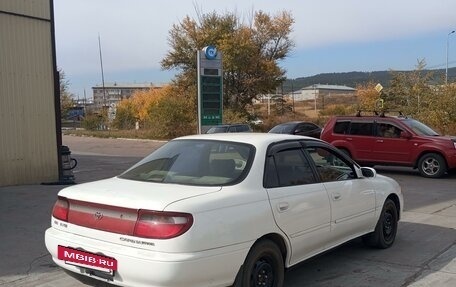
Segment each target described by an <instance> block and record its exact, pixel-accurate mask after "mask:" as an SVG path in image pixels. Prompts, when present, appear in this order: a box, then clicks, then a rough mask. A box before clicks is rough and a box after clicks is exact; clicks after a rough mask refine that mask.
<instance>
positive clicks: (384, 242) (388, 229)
mask: <svg viewBox="0 0 456 287" xmlns="http://www.w3.org/2000/svg"><path fill="white" fill-rule="evenodd" d="M397 224H398V215H397V207H396V204H395V203H394V201H392V200H391V199H387V200H386V201H385V204H384V205H383V208H382V213H381V214H380V218H379V219H378V222H377V225H376V226H375V231H374V232H372V233H369V234H367V235H365V236H363V241H364V243H365V244H366V245H368V246H371V247H375V248H379V249H386V248H389V247H391V246H392V245H393V243H394V240H395V239H396V234H397Z"/></svg>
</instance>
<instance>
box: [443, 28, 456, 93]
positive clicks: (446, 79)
mask: <svg viewBox="0 0 456 287" xmlns="http://www.w3.org/2000/svg"><path fill="white" fill-rule="evenodd" d="M453 33H454V30H453V31H451V32H450V33H448V35H447V45H446V69H445V84H448V46H449V45H450V35H451V34H453Z"/></svg>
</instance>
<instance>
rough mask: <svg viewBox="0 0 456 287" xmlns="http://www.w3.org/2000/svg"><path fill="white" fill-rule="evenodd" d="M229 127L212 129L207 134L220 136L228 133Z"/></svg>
mask: <svg viewBox="0 0 456 287" xmlns="http://www.w3.org/2000/svg"><path fill="white" fill-rule="evenodd" d="M227 130H228V127H212V128H210V129H209V130H208V131H207V132H206V133H207V134H218V133H226V131H227Z"/></svg>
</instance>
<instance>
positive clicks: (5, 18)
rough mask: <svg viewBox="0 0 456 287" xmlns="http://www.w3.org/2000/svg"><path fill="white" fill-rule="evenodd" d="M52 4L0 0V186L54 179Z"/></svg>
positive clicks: (47, 1) (49, 0)
mask: <svg viewBox="0 0 456 287" xmlns="http://www.w3.org/2000/svg"><path fill="white" fill-rule="evenodd" d="M51 5H52V0H34V1H30V0H1V1H0V131H1V135H0V186H6V185H16V184H33V183H41V182H50V181H56V180H58V176H59V171H58V154H57V135H56V121H55V118H56V115H55V106H54V95H55V89H54V71H55V64H54V58H53V47H54V45H53V37H52V32H51V31H52V28H53V27H52V25H51V24H52V23H51V7H52V6H51Z"/></svg>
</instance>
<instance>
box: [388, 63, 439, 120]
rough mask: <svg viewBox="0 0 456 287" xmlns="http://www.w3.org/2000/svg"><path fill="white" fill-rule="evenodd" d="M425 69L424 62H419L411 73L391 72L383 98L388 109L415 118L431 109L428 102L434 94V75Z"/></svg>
mask: <svg viewBox="0 0 456 287" xmlns="http://www.w3.org/2000/svg"><path fill="white" fill-rule="evenodd" d="M425 68H426V63H425V61H424V60H419V61H418V64H417V65H416V67H415V70H413V71H412V72H395V71H391V75H392V78H391V82H390V87H389V88H388V89H387V90H386V91H385V93H384V96H383V98H384V99H385V106H386V107H387V108H388V109H390V110H400V111H402V112H404V113H406V114H408V115H413V116H415V117H419V115H420V113H423V112H426V111H427V110H428V109H429V108H430V109H432V107H430V106H429V104H430V102H429V100H430V99H432V98H433V97H434V96H435V92H436V90H435V89H434V88H433V84H435V83H433V81H434V74H433V72H432V71H426V70H425Z"/></svg>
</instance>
